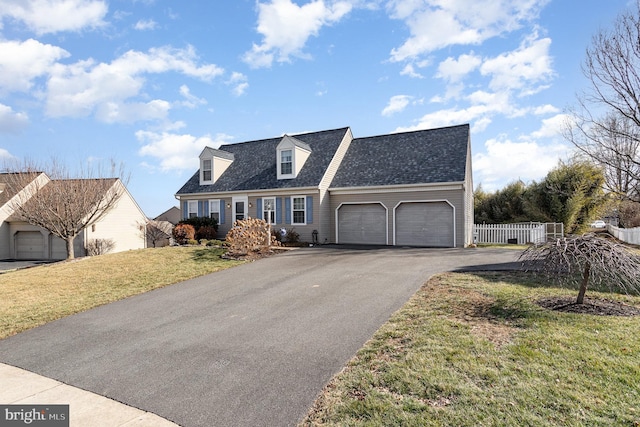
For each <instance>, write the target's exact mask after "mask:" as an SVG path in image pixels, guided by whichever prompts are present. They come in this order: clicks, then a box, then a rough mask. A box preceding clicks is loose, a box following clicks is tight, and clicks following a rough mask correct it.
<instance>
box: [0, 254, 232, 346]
mask: <svg viewBox="0 0 640 427" xmlns="http://www.w3.org/2000/svg"><path fill="white" fill-rule="evenodd" d="M223 253H224V250H223V249H217V248H206V247H165V248H150V249H141V250H136V251H128V252H120V253H116V254H107V255H101V256H96V257H90V258H82V259H77V260H74V261H71V262H61V263H56V264H50V265H42V266H38V267H32V268H27V269H22V270H16V271H10V272H6V273H3V274H0V295H2V299H1V300H0V339H2V338H6V337H8V336H11V335H14V334H17V333H18V332H21V331H24V330H26V329H30V328H33V327H36V326H38V325H42V324H44V323H47V322H50V321H52V320H56V319H59V318H61V317H64V316H68V315H70V314H74V313H78V312H81V311H85V310H88V309H90V308H93V307H96V306H99V305H102V304H107V303H109V302H113V301H117V300H120V299H123V298H126V297H129V296H132V295H136V294H140V293H143V292H147V291H150V290H152V289H156V288H161V287H163V286H166V285H170V284H173V283H177V282H179V281H182V280H187V279H190V278H193V277H197V276H202V275H204V274H208V273H212V272H214V271H218V270H221V269H225V268H228V267H232V266H234V265H237V264H239V263H240V262H239V261H230V260H224V259H222V258H220V256H221V255H222V254H223Z"/></svg>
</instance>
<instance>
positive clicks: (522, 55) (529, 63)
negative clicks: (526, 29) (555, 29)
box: [480, 34, 554, 95]
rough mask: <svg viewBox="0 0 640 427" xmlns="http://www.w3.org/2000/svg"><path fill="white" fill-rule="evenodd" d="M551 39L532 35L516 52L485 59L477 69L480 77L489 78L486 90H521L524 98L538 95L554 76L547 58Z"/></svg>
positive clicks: (550, 62) (548, 57) (549, 60)
mask: <svg viewBox="0 0 640 427" xmlns="http://www.w3.org/2000/svg"><path fill="white" fill-rule="evenodd" d="M550 46H551V39H549V38H543V39H538V38H537V35H536V34H534V35H532V36H531V37H529V38H527V39H526V40H525V41H524V42H523V43H522V44H521V45H520V46H519V47H518V49H516V50H514V51H511V52H507V53H503V54H501V55H498V56H497V57H495V58H491V59H488V60H486V61H485V62H484V63H483V64H482V66H481V67H480V72H481V74H482V75H485V76H491V82H490V83H489V87H490V88H491V89H493V90H503V89H506V90H512V91H514V90H520V91H521V94H523V95H530V94H533V93H536V92H538V91H539V90H541V89H543V88H545V87H546V86H544V85H543V86H535V85H536V84H538V83H541V82H547V81H549V80H550V79H551V78H552V77H553V76H554V71H553V68H552V60H551V56H550V55H549V47H550Z"/></svg>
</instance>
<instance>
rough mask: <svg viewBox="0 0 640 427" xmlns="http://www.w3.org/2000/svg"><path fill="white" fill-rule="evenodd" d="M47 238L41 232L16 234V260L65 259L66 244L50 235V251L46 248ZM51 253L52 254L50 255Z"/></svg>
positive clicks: (19, 232)
mask: <svg viewBox="0 0 640 427" xmlns="http://www.w3.org/2000/svg"><path fill="white" fill-rule="evenodd" d="M45 238H46V237H45V236H44V235H43V234H42V233H41V232H39V231H18V232H17V233H16V234H15V245H16V258H17V259H24V260H41V259H65V258H66V257H67V246H66V242H65V241H64V240H62V239H61V238H59V237H57V236H53V235H49V242H48V243H49V244H48V245H47V246H48V247H49V250H48V251H47V250H46V248H45V244H44V242H45ZM49 252H50V253H49Z"/></svg>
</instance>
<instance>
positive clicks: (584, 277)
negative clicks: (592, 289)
mask: <svg viewBox="0 0 640 427" xmlns="http://www.w3.org/2000/svg"><path fill="white" fill-rule="evenodd" d="M520 261H521V262H522V266H523V269H524V270H525V271H531V272H534V273H536V274H539V275H542V276H544V277H545V278H546V279H548V280H550V281H552V282H555V283H558V284H561V285H566V286H572V287H573V286H575V287H578V288H579V291H578V298H577V299H576V304H583V303H584V296H585V293H586V292H587V288H588V287H589V284H590V283H591V284H594V285H597V286H600V287H603V286H604V287H606V288H608V289H609V290H610V291H613V290H620V291H624V292H627V293H638V292H640V258H639V257H638V256H637V255H634V254H633V253H632V252H631V251H630V250H629V249H628V248H627V247H625V246H624V245H622V244H619V243H615V242H614V241H612V240H610V239H605V238H601V237H597V236H596V235H595V234H583V235H580V236H573V237H566V238H563V239H557V240H556V241H553V242H547V243H544V244H542V245H535V246H530V247H529V248H527V249H526V250H525V251H524V252H523V253H522V254H521V255H520Z"/></svg>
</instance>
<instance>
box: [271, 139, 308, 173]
mask: <svg viewBox="0 0 640 427" xmlns="http://www.w3.org/2000/svg"><path fill="white" fill-rule="evenodd" d="M276 151H277V154H276V159H277V161H278V171H277V172H278V179H294V178H297V177H298V174H299V173H300V171H301V170H302V167H303V166H304V163H305V162H306V161H307V159H308V158H309V155H310V154H311V147H309V145H308V144H306V143H304V142H302V141H300V140H299V139H296V138H294V137H292V136H288V135H286V136H285V137H283V138H282V141H280V143H279V144H278V146H277V148H276Z"/></svg>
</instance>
